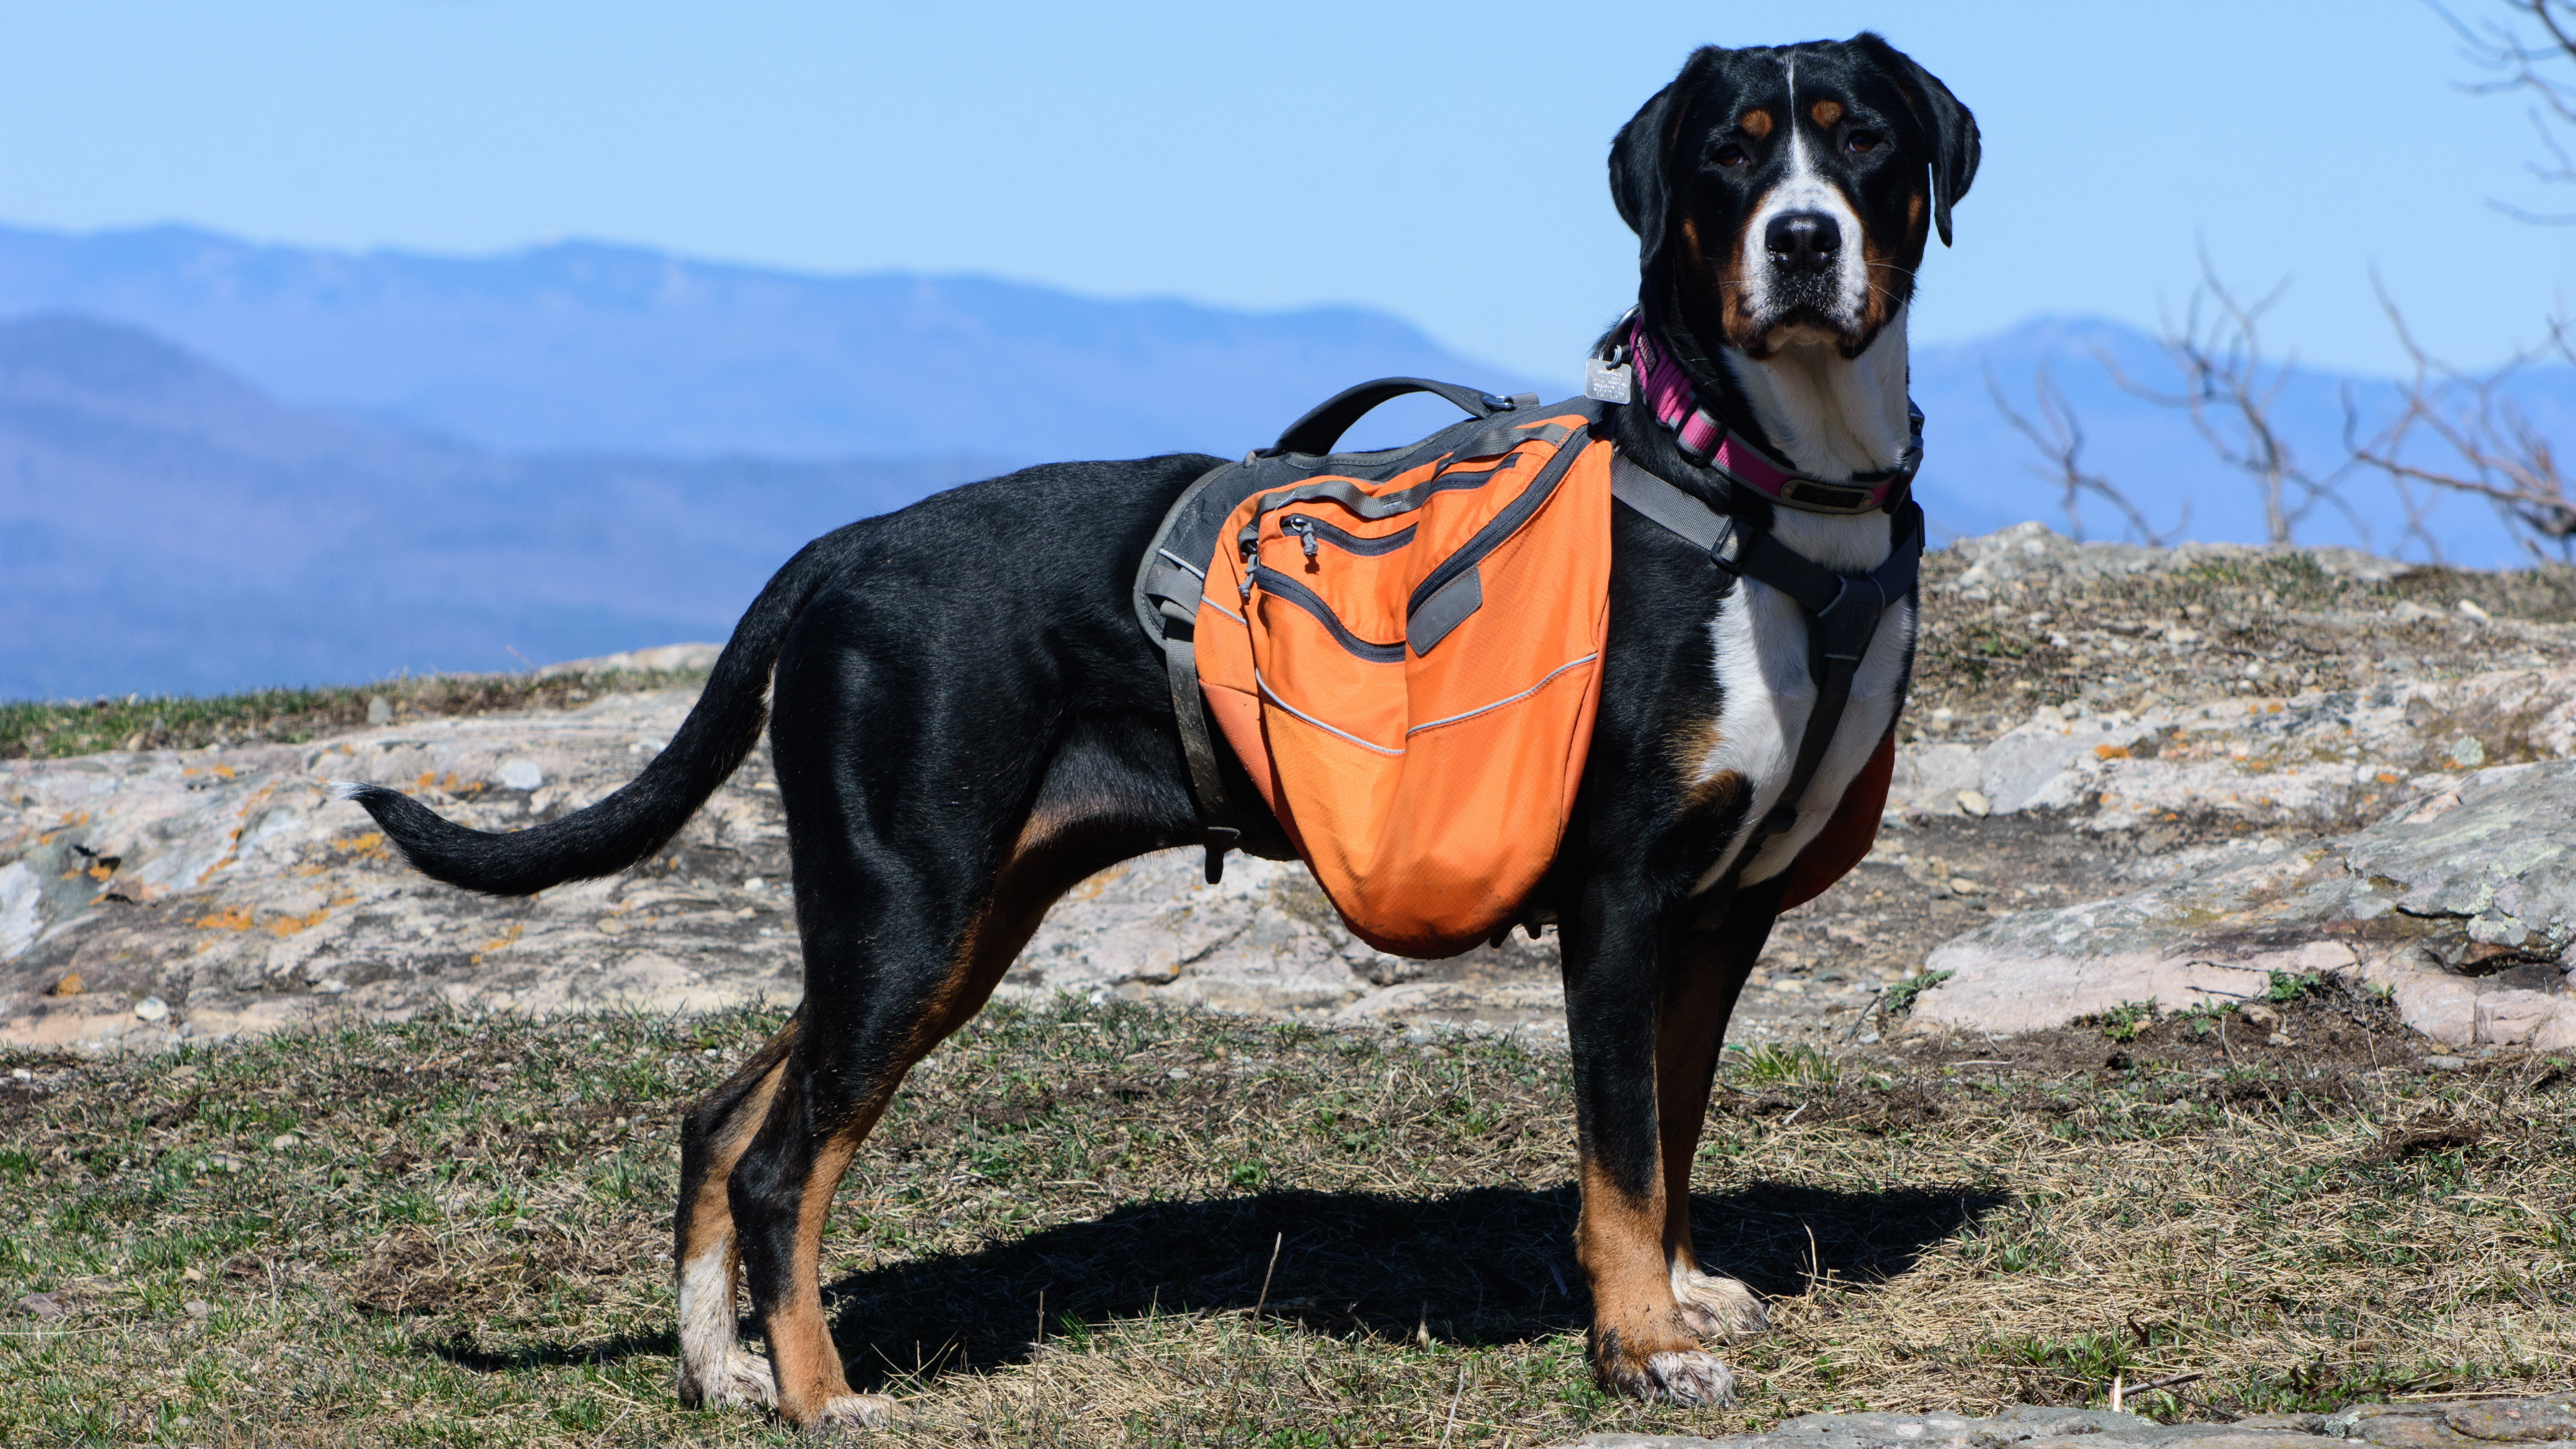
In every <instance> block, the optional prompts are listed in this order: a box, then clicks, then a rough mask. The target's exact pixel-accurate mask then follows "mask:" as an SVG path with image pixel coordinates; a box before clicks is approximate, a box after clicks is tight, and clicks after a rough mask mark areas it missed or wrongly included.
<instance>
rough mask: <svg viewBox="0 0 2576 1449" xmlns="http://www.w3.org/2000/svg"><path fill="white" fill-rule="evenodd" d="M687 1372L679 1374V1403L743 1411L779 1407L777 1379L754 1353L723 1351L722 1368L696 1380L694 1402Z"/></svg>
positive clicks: (686, 1370)
mask: <svg viewBox="0 0 2576 1449" xmlns="http://www.w3.org/2000/svg"><path fill="white" fill-rule="evenodd" d="M691 1387H692V1385H691V1383H690V1375H689V1371H688V1369H687V1368H686V1367H685V1366H684V1367H683V1368H682V1369H681V1370H680V1402H681V1403H684V1404H686V1403H692V1402H694V1403H697V1404H700V1405H702V1406H704V1407H706V1408H710V1409H743V1408H752V1407H759V1408H763V1409H774V1408H776V1407H778V1379H777V1377H776V1376H775V1375H773V1374H772V1373H771V1372H770V1371H769V1360H767V1359H765V1358H762V1357H761V1356H760V1355H759V1354H756V1353H745V1352H743V1351H742V1350H741V1349H738V1348H732V1349H727V1350H726V1351H725V1358H724V1362H723V1363H722V1364H719V1365H718V1366H717V1367H716V1370H715V1372H714V1373H712V1374H707V1375H704V1376H702V1377H700V1378H698V1379H697V1381H696V1384H695V1387H696V1389H697V1391H698V1392H697V1395H696V1397H695V1399H694V1400H693V1399H692V1398H691V1397H690V1394H689V1390H690V1388H691Z"/></svg>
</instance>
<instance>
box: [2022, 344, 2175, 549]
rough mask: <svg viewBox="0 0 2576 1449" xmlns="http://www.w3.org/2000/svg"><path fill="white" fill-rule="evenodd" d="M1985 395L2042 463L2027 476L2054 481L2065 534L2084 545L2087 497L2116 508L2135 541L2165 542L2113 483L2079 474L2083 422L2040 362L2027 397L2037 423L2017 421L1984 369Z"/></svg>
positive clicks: (2156, 545) (2165, 537)
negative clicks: (2059, 493) (2035, 411)
mask: <svg viewBox="0 0 2576 1449" xmlns="http://www.w3.org/2000/svg"><path fill="white" fill-rule="evenodd" d="M1986 392H1987V393H1988V395H1990V396H1992V397H1993V398H1994V400H1995V411H1997V412H1999V413H2002V414H2003V415H2004V421H2005V422H2007V423H2010V424H2012V428H2013V431H2014V432H2017V433H2019V434H2021V435H2022V436H2023V437H2025V438H2028V439H2029V440H2030V445H2031V446H2032V447H2033V448H2036V449H2038V450H2039V454H2040V456H2041V457H2043V458H2046V459H2047V460H2048V466H2046V467H2040V466H2038V465H2035V464H2034V465H2033V466H2032V467H2031V471H2032V472H2033V473H2036V474H2038V475H2039V476H2040V477H2042V478H2048V479H2053V480H2055V481H2056V482H2057V484H2058V486H2059V487H2060V488H2061V489H2062V490H2063V493H2064V497H2063V500H2062V503H2061V506H2062V507H2064V508H2065V510H2066V530H2067V533H2068V535H2069V536H2070V537H2072V538H2073V539H2074V540H2075V541H2076V542H2077V543H2082V542H2083V541H2084V515H2083V499H2084V495H2086V494H2088V493H2089V494H2092V495H2093V496H2094V497H2096V498H2099V499H2101V500H2103V501H2104V502H2106V503H2108V504H2110V505H2111V506H2112V507H2113V508H2116V509H2118V510H2119V511H2120V516H2121V518H2123V519H2124V520H2126V524H2125V528H2124V530H2123V531H2124V532H2129V533H2135V534H2136V535H2137V536H2138V541H2139V542H2141V543H2144V544H2146V545H2148V546H2149V547H2151V548H2162V547H2164V546H2165V545H2166V544H2167V543H2169V542H2170V541H2171V536H2170V535H2167V534H2161V533H2158V532H2156V530H2155V529H2154V527H2153V526H2151V525H2150V524H2149V523H2148V522H2147V516H2146V514H2144V513H2142V512H2140V511H2139V509H2138V506H2137V505H2136V504H2134V503H2132V502H2130V501H2129V495H2128V494H2126V493H2123V492H2121V491H2120V488H2119V486H2118V485H2117V484H2115V483H2113V482H2112V481H2111V480H2110V479H2108V478H2105V477H2103V476H2102V475H2101V474H2099V473H2088V472H2086V471H2084V420H2083V419H2082V418H2080V417H2078V416H2076V413H2075V405H2074V404H2072V403H2070V402H2068V401H2067V400H2066V394H2065V393H2064V392H2062V391H2060V390H2059V388H2058V386H2057V378H2056V376H2055V375H2054V374H2052V373H2051V372H2050V371H2049V370H2048V364H2046V363H2041V364H2040V365H2039V366H2038V367H2036V368H2033V369H2032V370H2031V397H2032V399H2033V402H2034V404H2035V405H2036V406H2037V408H2038V411H2039V421H2037V422H2034V421H2032V420H2031V419H2030V418H2027V417H2025V416H2023V415H2022V414H2021V413H2020V412H2019V411H2018V410H2016V409H2015V408H2014V407H2013V405H2012V402H2011V401H2010V400H2009V399H2007V398H2006V397H2005V396H2004V390H2003V385H2002V384H2001V383H1998V382H1996V381H1995V374H1994V369H1993V368H1988V369H1986ZM2189 519H2190V510H2189V507H2188V505H2186V507H2185V510H2184V513H2183V521H2184V522H2185V523H2187V522H2188V521H2189ZM2182 528H2183V523H2176V524H2175V526H2174V531H2175V533H2177V534H2178V533H2180V532H2181V530H2182Z"/></svg>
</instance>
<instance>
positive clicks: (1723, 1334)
mask: <svg viewBox="0 0 2576 1449" xmlns="http://www.w3.org/2000/svg"><path fill="white" fill-rule="evenodd" d="M1673 1302H1674V1303H1675V1304H1676V1305H1678V1306H1679V1307H1680V1308H1681V1311H1682V1322H1683V1323H1685V1324H1687V1325H1688V1326H1689V1327H1690V1331H1691V1332H1693V1333H1696V1334H1698V1335H1699V1336H1700V1337H1701V1338H1703V1339H1714V1340H1717V1341H1720V1342H1724V1341H1726V1340H1729V1339H1737V1338H1750V1337H1752V1336H1753V1335H1754V1334H1757V1333H1760V1332H1762V1331H1764V1330H1765V1329H1768V1328H1769V1327H1770V1326H1771V1310H1770V1309H1769V1308H1767V1307H1765V1306H1763V1303H1762V1300H1761V1299H1760V1298H1758V1297H1756V1296H1754V1293H1753V1290H1752V1289H1750V1288H1747V1287H1745V1286H1744V1285H1743V1284H1741V1283H1738V1282H1736V1281H1735V1280H1734V1279H1732V1278H1719V1277H1714V1276H1712V1275H1710V1274H1707V1273H1702V1272H1700V1271H1699V1270H1697V1269H1695V1268H1684V1269H1682V1270H1680V1271H1679V1272H1676V1273H1675V1274H1673Z"/></svg>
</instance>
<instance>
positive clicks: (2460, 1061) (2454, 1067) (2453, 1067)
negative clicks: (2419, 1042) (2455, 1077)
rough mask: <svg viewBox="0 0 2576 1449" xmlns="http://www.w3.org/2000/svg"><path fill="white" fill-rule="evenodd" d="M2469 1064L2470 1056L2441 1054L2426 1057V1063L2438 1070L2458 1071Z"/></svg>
mask: <svg viewBox="0 0 2576 1449" xmlns="http://www.w3.org/2000/svg"><path fill="white" fill-rule="evenodd" d="M2468 1064H2469V1062H2468V1058H2466V1057H2450V1056H2441V1057H2426V1058H2425V1059H2424V1065H2426V1066H2428V1067H2431V1068H2432V1069H2433V1070H2435V1071H2437V1072H2456V1071H2458V1070H2460V1069H2461V1068H2462V1067H2465V1066H2467V1065H2468Z"/></svg>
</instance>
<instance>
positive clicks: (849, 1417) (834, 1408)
mask: <svg viewBox="0 0 2576 1449" xmlns="http://www.w3.org/2000/svg"><path fill="white" fill-rule="evenodd" d="M893 1422H894V1400H892V1399H889V1398H887V1397H886V1396H885V1395H883V1394H834V1395H833V1396H832V1397H830V1398H828V1399H825V1400H824V1401H823V1412H821V1413H820V1414H817V1415H815V1416H814V1427H815V1428H817V1429H882V1428H885V1427H886V1426H887V1425H889V1424H892V1423H893Z"/></svg>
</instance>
